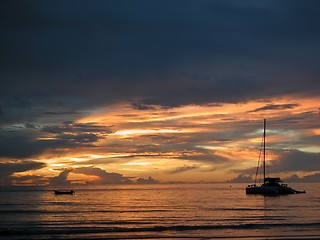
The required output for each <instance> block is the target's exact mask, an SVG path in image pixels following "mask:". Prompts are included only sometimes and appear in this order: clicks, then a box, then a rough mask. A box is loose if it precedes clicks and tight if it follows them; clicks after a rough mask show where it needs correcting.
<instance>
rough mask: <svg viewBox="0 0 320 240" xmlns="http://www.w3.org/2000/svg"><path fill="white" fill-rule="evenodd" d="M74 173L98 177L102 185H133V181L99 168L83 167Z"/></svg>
mask: <svg viewBox="0 0 320 240" xmlns="http://www.w3.org/2000/svg"><path fill="white" fill-rule="evenodd" d="M73 172H74V173H78V174H79V173H80V174H85V175H92V176H97V177H99V178H100V180H99V181H98V182H99V183H100V184H122V183H131V180H130V179H129V178H127V177H124V176H123V175H122V174H119V173H109V172H107V171H105V170H103V169H101V168H97V167H82V168H76V169H74V170H73Z"/></svg>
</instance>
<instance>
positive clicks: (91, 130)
mask: <svg viewBox="0 0 320 240" xmlns="http://www.w3.org/2000/svg"><path fill="white" fill-rule="evenodd" d="M18 128H19V129H14V130H12V131H5V130H3V129H0V133H1V137H0V157H13V158H26V157H31V156H34V155H37V154H40V153H42V152H43V151H45V150H47V149H55V151H58V150H59V148H71V147H73V148H74V147H79V146H84V145H85V146H87V147H90V146H93V144H94V143H95V142H97V141H99V140H100V139H101V138H104V137H105V136H106V135H108V134H110V133H111V132H112V131H111V129H110V128H108V127H105V126H100V125H95V124H94V123H91V124H81V123H76V122H72V121H68V122H65V123H63V124H59V125H50V126H44V127H43V128H40V127H39V126H37V125H34V124H26V125H25V126H21V127H19V126H18ZM1 130H2V131H1ZM43 133H44V134H48V133H49V134H51V135H50V138H49V139H46V138H44V139H42V138H41V137H42V135H43ZM46 136H47V135H45V137H46Z"/></svg>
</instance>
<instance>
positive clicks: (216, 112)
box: [19, 97, 320, 182]
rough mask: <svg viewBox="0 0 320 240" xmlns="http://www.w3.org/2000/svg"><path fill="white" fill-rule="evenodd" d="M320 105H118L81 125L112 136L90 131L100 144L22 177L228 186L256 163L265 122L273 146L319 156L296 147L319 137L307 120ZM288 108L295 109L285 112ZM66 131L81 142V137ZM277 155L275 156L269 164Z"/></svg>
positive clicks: (311, 148)
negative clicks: (93, 171) (115, 176)
mask: <svg viewBox="0 0 320 240" xmlns="http://www.w3.org/2000/svg"><path fill="white" fill-rule="evenodd" d="M319 102H320V98H294V97H283V98H281V99H280V98H279V99H264V100H261V101H254V102H253V101H252V102H246V103H241V104H240V103H238V104H232V103H228V104H220V105H217V104H212V105H207V106H197V105H190V106H183V107H176V108H171V109H163V108H161V107H156V106H155V107H154V108H153V109H147V110H136V109H134V108H132V106H131V105H130V104H128V103H118V104H115V105H112V106H108V108H107V110H106V109H104V108H101V109H95V110H94V111H93V112H92V114H89V115H88V116H85V117H83V118H81V119H78V120H76V122H77V123H82V124H91V125H96V126H105V127H107V128H110V129H111V130H112V131H111V132H110V133H101V132H92V133H91V134H94V135H96V136H99V140H98V141H93V142H89V143H88V144H79V145H78V146H77V147H74V148H72V147H69V148H68V147H66V148H65V149H54V150H47V151H46V152H44V153H43V154H41V155H39V156H38V157H37V158H36V159H35V160H36V161H38V162H43V163H46V164H47V166H46V167H45V168H42V169H38V170H34V171H28V172H22V173H19V176H25V175H27V174H38V175H42V176H45V175H48V176H53V175H52V174H54V176H57V175H58V174H59V173H60V172H61V171H63V169H69V168H70V169H71V168H78V167H99V168H101V169H104V170H105V171H107V172H116V173H121V174H122V175H124V176H130V177H134V178H138V177H148V176H149V175H150V176H152V177H154V178H156V179H158V180H161V181H182V180H183V181H224V180H228V179H231V178H233V177H234V176H235V175H237V173H235V172H233V170H235V169H238V170H239V169H246V168H250V167H255V166H256V163H257V158H258V155H259V147H260V143H261V134H262V119H263V118H265V117H266V118H268V124H269V123H270V125H268V129H267V141H268V146H271V147H275V148H277V147H278V148H281V149H285V148H288V149H290V148H295V149H300V150H303V151H306V152H320V147H319V145H317V144H315V143H313V144H311V143H308V144H307V143H306V144H300V143H295V140H296V139H299V138H303V137H308V136H314V135H318V136H319V135H320V128H319V126H318V125H319V123H317V122H315V121H314V119H312V118H310V117H308V116H307V114H308V113H311V112H312V113H318V119H319ZM288 104H292V106H293V107H290V106H289V107H286V105H288ZM295 104H296V105H295ZM266 106H267V107H266ZM281 106H284V107H283V108H281ZM304 115H306V116H304ZM314 115H315V116H316V114H314ZM283 119H288V120H283ZM290 121H292V122H290ZM68 134H69V135H72V134H73V135H74V136H75V137H76V133H68ZM58 137H59V136H58V135H55V134H52V133H50V134H49V133H48V134H46V133H43V135H42V136H41V137H39V138H38V139H37V140H39V141H40V140H41V141H43V140H48V141H49V140H51V141H52V140H57V139H58ZM294 144H296V145H294ZM277 157H278V156H276V154H272V155H270V156H268V159H270V160H274V159H277ZM69 178H70V179H72V180H74V181H82V180H83V181H89V182H94V181H98V180H99V177H97V176H89V175H84V174H71V173H70V175H69Z"/></svg>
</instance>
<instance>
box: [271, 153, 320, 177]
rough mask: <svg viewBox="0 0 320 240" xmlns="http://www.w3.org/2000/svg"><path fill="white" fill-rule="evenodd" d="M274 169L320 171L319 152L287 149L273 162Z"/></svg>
mask: <svg viewBox="0 0 320 240" xmlns="http://www.w3.org/2000/svg"><path fill="white" fill-rule="evenodd" d="M275 167H276V170H277V171H279V172H284V171H305V172H310V171H320V153H308V152H302V151H299V150H288V151H284V152H282V153H281V155H280V157H279V160H277V161H276V162H275Z"/></svg>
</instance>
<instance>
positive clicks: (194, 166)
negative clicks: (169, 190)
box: [170, 165, 199, 174]
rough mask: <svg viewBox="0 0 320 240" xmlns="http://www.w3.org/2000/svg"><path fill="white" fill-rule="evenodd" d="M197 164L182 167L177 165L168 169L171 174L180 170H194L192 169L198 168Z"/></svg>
mask: <svg viewBox="0 0 320 240" xmlns="http://www.w3.org/2000/svg"><path fill="white" fill-rule="evenodd" d="M198 168H199V166H197V165H192V166H186V165H185V166H182V167H178V168H176V169H175V170H173V171H170V173H171V174H176V173H181V172H185V171H190V170H194V169H198Z"/></svg>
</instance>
